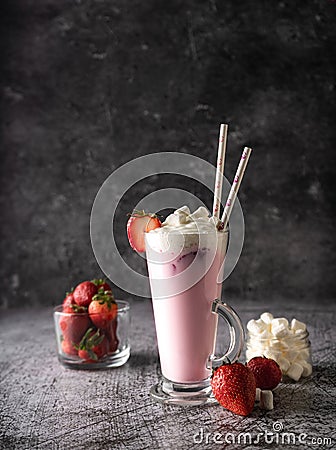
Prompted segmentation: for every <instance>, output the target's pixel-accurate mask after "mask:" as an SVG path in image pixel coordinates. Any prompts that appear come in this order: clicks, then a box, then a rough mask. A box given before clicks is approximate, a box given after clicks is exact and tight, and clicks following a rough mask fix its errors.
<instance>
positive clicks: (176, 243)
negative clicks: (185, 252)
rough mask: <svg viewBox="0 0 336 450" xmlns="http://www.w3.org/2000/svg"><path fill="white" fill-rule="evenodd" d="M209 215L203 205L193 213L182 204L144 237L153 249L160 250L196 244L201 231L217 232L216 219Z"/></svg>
mask: <svg viewBox="0 0 336 450" xmlns="http://www.w3.org/2000/svg"><path fill="white" fill-rule="evenodd" d="M209 215H210V213H209V211H208V210H207V208H205V207H204V206H200V207H199V208H197V209H196V211H194V212H193V213H191V212H190V209H189V208H188V206H182V207H181V208H178V209H177V210H176V211H174V212H173V213H172V214H170V215H169V216H168V217H167V218H166V220H165V221H164V222H163V223H162V226H161V227H160V228H155V230H152V231H150V232H148V233H146V235H147V236H146V239H147V241H148V242H149V243H150V246H151V247H152V248H153V249H154V250H156V251H160V252H165V251H167V250H168V249H170V250H172V251H176V250H177V248H179V249H181V247H184V248H190V247H193V246H198V245H199V236H200V235H201V234H202V233H212V234H215V233H216V232H217V223H218V219H216V218H215V217H209ZM181 239H183V243H182V242H181Z"/></svg>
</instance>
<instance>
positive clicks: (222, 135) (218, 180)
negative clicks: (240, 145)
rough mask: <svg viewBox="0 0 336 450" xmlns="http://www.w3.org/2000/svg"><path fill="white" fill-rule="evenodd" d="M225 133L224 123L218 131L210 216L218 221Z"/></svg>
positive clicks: (225, 125)
mask: <svg viewBox="0 0 336 450" xmlns="http://www.w3.org/2000/svg"><path fill="white" fill-rule="evenodd" d="M227 132H228V125H227V124H226V123H222V124H221V126H220V131H219V141H218V154H217V170H216V180H215V189H214V200H213V208H212V215H213V216H214V217H216V218H217V219H219V214H220V207H221V200H222V189H223V174H224V162H225V152H226V140H227Z"/></svg>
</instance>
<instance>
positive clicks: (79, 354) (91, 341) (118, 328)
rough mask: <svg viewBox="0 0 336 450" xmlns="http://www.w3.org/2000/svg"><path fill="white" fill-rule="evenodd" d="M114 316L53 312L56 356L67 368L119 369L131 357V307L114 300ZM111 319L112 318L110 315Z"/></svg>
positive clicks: (61, 307)
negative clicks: (115, 307) (115, 306)
mask: <svg viewBox="0 0 336 450" xmlns="http://www.w3.org/2000/svg"><path fill="white" fill-rule="evenodd" d="M116 304H117V310H116V312H115V314H113V316H114V317H108V318H107V317H103V318H102V316H101V315H100V314H89V313H88V312H71V313H69V312H63V310H62V309H63V306H62V305H59V306H56V308H55V309H54V322H55V332H56V344H57V355H58V359H59V361H60V363H61V364H62V365H63V366H65V367H68V368H70V369H106V368H112V367H119V366H122V365H123V364H125V363H126V362H127V360H128V359H129V357H130V344H129V327H130V307H129V303H128V302H126V301H123V300H116ZM111 316H112V315H111Z"/></svg>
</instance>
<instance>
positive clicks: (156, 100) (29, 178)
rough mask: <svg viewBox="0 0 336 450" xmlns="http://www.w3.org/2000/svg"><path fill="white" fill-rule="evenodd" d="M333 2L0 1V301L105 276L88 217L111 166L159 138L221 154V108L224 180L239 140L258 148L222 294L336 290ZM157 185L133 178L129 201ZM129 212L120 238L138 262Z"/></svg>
mask: <svg viewBox="0 0 336 450" xmlns="http://www.w3.org/2000/svg"><path fill="white" fill-rule="evenodd" d="M335 8H336V4H335V2H333V1H331V0H323V1H322V0H321V1H311V2H303V1H301V2H300V1H291V2H289V1H279V2H258V3H255V2H243V3H242V2H235V1H232V0H230V1H226V2H218V1H215V0H211V1H208V2H192V1H185V2H181V1H177V0H173V1H170V2H164V1H156V2H154V1H152V0H150V1H146V2H140V1H133V2H131V1H125V2H117V1H113V0H109V1H107V0H91V1H90V0H89V1H81V0H77V1H73V2H67V1H64V0H57V1H56V0H34V1H32V0H11V1H9V0H8V1H7V2H6V1H3V2H1V9H2V11H1V14H0V17H1V39H0V46H1V57H2V64H1V75H2V76H1V82H2V85H1V93H2V102H1V111H2V134H1V169H0V170H1V197H0V205H1V212H2V214H1V235H2V243H1V272H0V273H1V277H2V279H3V280H5V281H6V289H5V292H4V293H3V296H2V298H1V306H2V307H3V308H7V307H13V306H16V305H18V304H21V303H22V302H24V303H25V304H26V305H37V304H40V303H42V304H56V303H59V302H60V300H61V299H62V296H63V292H64V291H65V290H66V289H67V288H69V287H70V286H72V285H74V284H75V283H77V282H79V281H81V280H82V279H85V278H91V277H93V276H94V275H96V274H99V267H98V265H97V263H96V261H95V259H94V256H93V253H92V249H91V245H90V236H89V217H90V210H91V206H92V202H93V200H94V198H95V195H96V193H97V191H98V189H99V187H100V186H101V184H102V183H103V181H104V180H105V178H106V177H107V176H108V175H109V174H110V173H111V172H112V171H113V170H115V169H116V168H117V167H119V166H121V165H122V164H123V163H125V162H127V161H129V160H131V159H132V158H135V157H137V156H141V155H145V154H147V153H150V152H155V151H181V152H187V153H190V154H195V155H198V156H200V157H202V158H204V159H206V160H208V161H210V162H211V163H213V164H214V163H215V161H216V148H217V135H218V126H219V123H220V122H228V123H229V125H230V134H229V141H228V153H227V160H226V174H227V176H228V178H229V179H230V180H232V177H233V174H234V171H235V168H236V164H237V161H238V158H239V154H240V152H241V148H242V146H243V145H246V144H248V145H250V146H252V147H253V149H254V154H253V157H252V159H251V162H250V164H249V168H248V172H247V174H246V177H245V179H244V183H243V186H242V189H241V194H240V199H241V202H242V205H243V209H244V214H245V221H246V240H245V245H244V250H243V253H242V256H241V259H240V261H239V264H238V266H237V268H236V269H235V271H234V272H233V274H232V275H231V277H230V278H229V279H228V281H227V283H226V292H227V293H228V295H239V296H242V297H245V298H246V297H247V298H251V299H253V298H262V299H270V300H272V299H273V300H275V301H285V299H286V298H287V297H291V298H295V299H297V302H298V303H300V304H305V303H306V302H307V301H312V302H314V301H317V302H318V301H319V299H322V298H324V299H331V298H333V297H334V292H335V284H336V282H335V276H334V272H335V254H336V253H335V245H334V238H333V232H334V225H335V222H334V216H335V204H336V198H335V192H336V186H335V179H336V177H335V152H334V146H335V135H334V109H333V104H334V88H335V84H334V75H335V71H334V66H333V58H332V57H333V50H334V48H335V47H334V38H335ZM158 183H160V181H158V180H155V182H153V183H150V182H148V183H144V184H142V185H141V184H140V185H139V186H138V187H137V189H135V190H134V195H133V197H132V198H130V199H129V200H128V201H127V203H126V204H124V205H123V206H122V210H123V211H131V210H132V208H133V205H134V204H135V203H137V202H138V200H139V199H140V198H141V197H142V195H143V194H144V193H145V192H147V191H149V190H150V189H152V190H153V189H154V188H155V186H157V184H158ZM166 183H168V184H169V183H170V185H172V186H174V183H175V181H174V178H173V179H171V180H169V182H168V181H167V179H166ZM166 185H167V184H166ZM182 186H184V187H188V183H187V182H186V183H185V184H183V183H182ZM194 192H195V193H196V194H197V195H200V196H201V197H202V198H203V199H204V201H206V203H207V204H209V203H210V202H211V196H210V195H209V193H208V192H203V191H202V189H200V188H194ZM125 222H126V218H125V216H124V215H123V216H122V219H121V220H120V221H119V222H118V224H117V230H116V231H117V232H118V234H119V235H120V236H122V237H123V242H122V243H121V251H122V252H124V253H127V255H128V258H129V259H132V261H131V263H132V264H133V265H135V266H137V265H139V264H140V262H138V260H137V259H136V258H137V256H136V255H130V253H129V251H128V244H127V242H126V234H125ZM116 293H117V295H118V296H119V297H121V298H122V297H125V295H126V294H125V293H124V292H120V290H118V289H116Z"/></svg>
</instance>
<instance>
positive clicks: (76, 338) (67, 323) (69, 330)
mask: <svg viewBox="0 0 336 450" xmlns="http://www.w3.org/2000/svg"><path fill="white" fill-rule="evenodd" d="M77 308H78V306H77ZM59 326H60V329H61V331H62V335H63V337H64V340H67V341H70V342H72V343H75V344H78V343H79V342H80V340H81V339H82V337H83V336H84V334H85V332H86V330H87V329H88V327H89V326H90V319H89V315H88V314H87V313H85V312H81V313H75V312H72V313H66V314H63V315H62V316H61V318H60V320H59Z"/></svg>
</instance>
